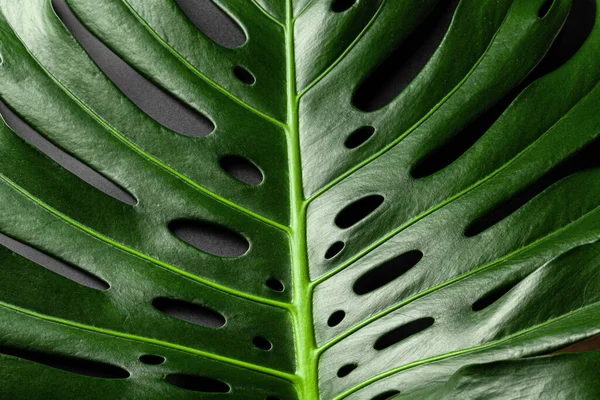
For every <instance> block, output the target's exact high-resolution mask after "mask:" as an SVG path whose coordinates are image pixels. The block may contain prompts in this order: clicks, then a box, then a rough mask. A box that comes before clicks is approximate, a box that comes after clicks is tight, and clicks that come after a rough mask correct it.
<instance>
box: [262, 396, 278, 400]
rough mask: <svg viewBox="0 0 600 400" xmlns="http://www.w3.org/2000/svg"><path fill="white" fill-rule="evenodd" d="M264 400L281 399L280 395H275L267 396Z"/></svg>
mask: <svg viewBox="0 0 600 400" xmlns="http://www.w3.org/2000/svg"><path fill="white" fill-rule="evenodd" d="M265 400H281V397H277V396H267V398H266V399H265Z"/></svg>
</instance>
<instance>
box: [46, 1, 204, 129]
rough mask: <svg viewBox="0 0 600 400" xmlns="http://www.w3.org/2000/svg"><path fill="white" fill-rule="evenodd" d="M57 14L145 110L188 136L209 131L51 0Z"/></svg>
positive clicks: (198, 115) (201, 117) (198, 116)
mask: <svg viewBox="0 0 600 400" xmlns="http://www.w3.org/2000/svg"><path fill="white" fill-rule="evenodd" d="M52 5H53V7H54V9H55V11H56V14H57V15H58V16H59V18H60V19H61V20H62V21H63V23H64V24H65V26H66V27H67V28H68V29H69V31H70V32H71V34H72V35H73V36H74V37H75V39H77V41H78V42H79V44H80V45H81V46H82V47H83V49H84V50H85V51H86V52H87V53H88V55H89V56H90V57H91V58H92V59H93V60H94V61H95V62H96V64H97V65H98V67H100V69H101V70H102V71H103V72H104V73H105V74H106V76H107V77H108V78H109V79H110V80H111V81H112V82H113V83H114V84H115V85H116V86H117V87H118V88H119V89H120V90H121V91H122V92H123V93H124V94H125V96H127V97H128V98H129V99H130V100H131V101H132V102H133V103H135V105H136V106H138V107H139V108H140V109H141V110H142V111H143V112H144V113H146V114H147V115H148V116H150V117H151V118H152V119H154V120H155V121H156V122H158V123H159V124H161V125H164V126H166V127H167V128H169V129H172V130H173V131H175V132H177V133H180V134H182V135H185V136H189V137H200V136H206V135H208V134H210V133H211V132H212V131H213V130H214V129H215V125H214V124H213V123H212V121H211V120H210V119H208V118H207V117H205V116H204V115H202V114H201V113H199V112H198V111H196V110H194V109H192V108H190V107H189V106H187V105H186V104H184V103H183V102H182V101H180V100H179V99H178V98H176V97H174V96H173V95H171V94H170V93H167V92H166V91H164V90H163V89H161V88H160V87H158V86H157V85H155V84H154V83H153V82H151V81H150V80H148V79H147V78H145V77H144V76H142V75H141V74H140V73H139V72H137V71H136V70H135V69H134V68H132V67H131V66H130V65H129V64H127V63H126V62H125V61H124V60H123V59H121V58H120V57H119V56H118V55H117V54H115V53H114V52H113V51H112V50H111V49H109V48H108V46H106V45H105V44H104V43H103V42H102V41H100V40H99V39H98V38H97V37H96V36H94V35H93V34H92V33H91V32H90V31H88V30H87V28H86V27H85V26H84V25H83V24H82V23H81V22H80V21H79V20H78V19H77V17H76V16H75V14H74V13H73V12H72V11H71V9H70V8H69V6H68V5H67V4H66V3H65V0H53V1H52Z"/></svg>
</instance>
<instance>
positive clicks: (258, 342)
mask: <svg viewBox="0 0 600 400" xmlns="http://www.w3.org/2000/svg"><path fill="white" fill-rule="evenodd" d="M252 344H253V345H255V346H256V347H257V348H259V349H261V350H265V351H269V350H271V349H272V348H273V344H272V343H271V342H270V341H269V340H267V339H265V338H264V337H262V336H256V337H255V338H254V339H252Z"/></svg>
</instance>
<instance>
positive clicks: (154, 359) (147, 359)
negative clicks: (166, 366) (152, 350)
mask: <svg viewBox="0 0 600 400" xmlns="http://www.w3.org/2000/svg"><path fill="white" fill-rule="evenodd" d="M140 361H141V362H143V363H144V364H148V365H159V364H162V363H164V362H165V358H164V357H162V356H156V355H153V354H144V355H142V356H140Z"/></svg>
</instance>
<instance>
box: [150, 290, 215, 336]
mask: <svg viewBox="0 0 600 400" xmlns="http://www.w3.org/2000/svg"><path fill="white" fill-rule="evenodd" d="M152 305H153V306H154V307H155V308H156V309H158V310H160V311H162V312H164V313H165V314H167V315H169V316H171V317H173V318H177V319H179V320H181V321H185V322H189V323H192V324H195V325H199V326H204V327H206V328H213V329H217V328H220V327H222V326H223V325H225V317H224V316H223V315H221V314H220V313H218V312H216V311H215V310H212V309H210V308H208V307H203V306H200V305H197V304H193V303H189V302H187V301H183V300H173V299H168V298H166V297H159V298H156V299H154V300H153V301H152Z"/></svg>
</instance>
